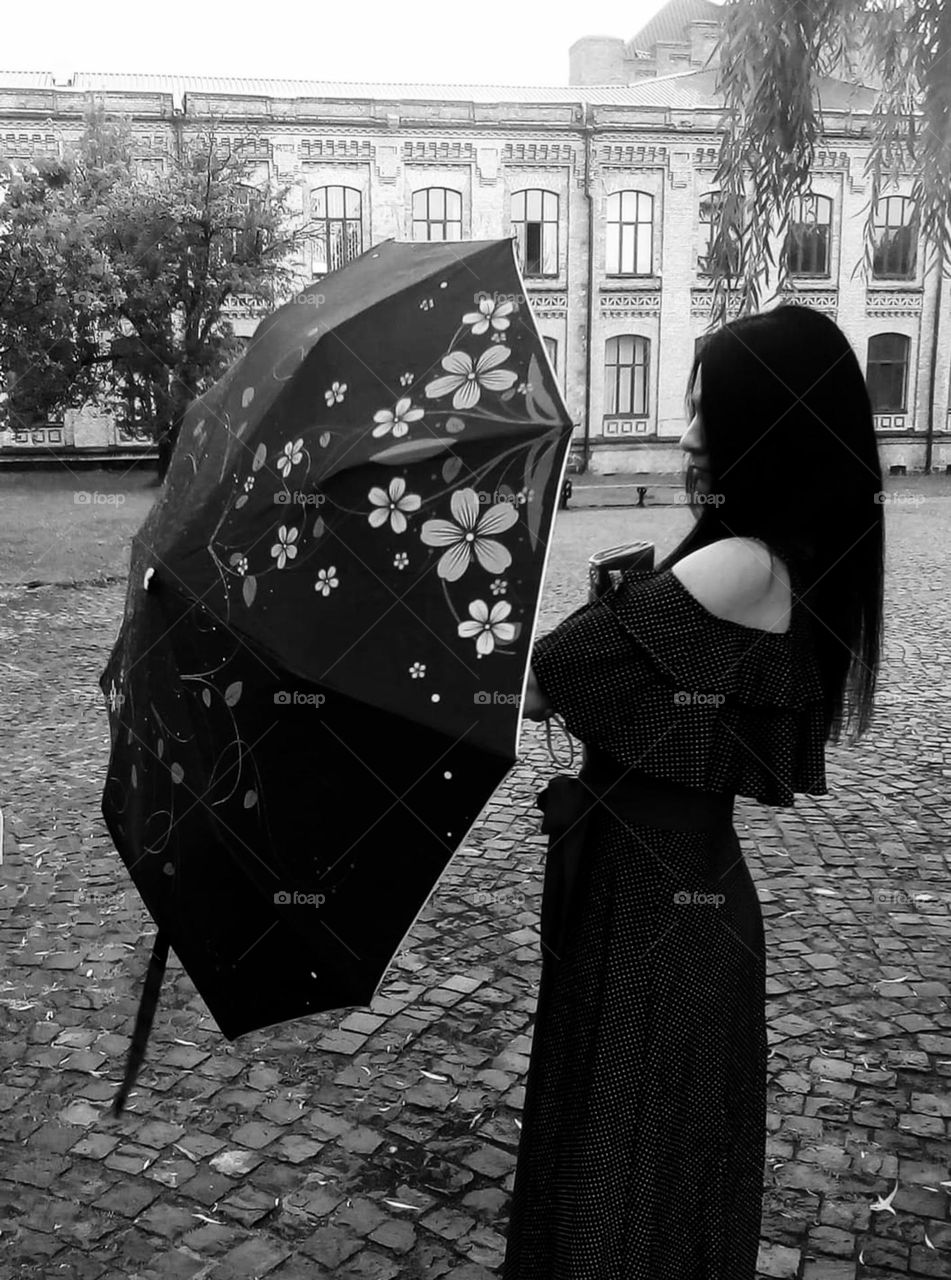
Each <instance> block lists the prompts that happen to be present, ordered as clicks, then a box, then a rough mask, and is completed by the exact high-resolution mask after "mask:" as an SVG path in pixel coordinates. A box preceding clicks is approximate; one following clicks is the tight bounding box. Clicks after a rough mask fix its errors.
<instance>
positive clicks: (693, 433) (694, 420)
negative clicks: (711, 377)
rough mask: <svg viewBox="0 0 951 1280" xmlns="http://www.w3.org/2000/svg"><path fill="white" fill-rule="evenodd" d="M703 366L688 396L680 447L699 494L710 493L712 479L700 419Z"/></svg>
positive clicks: (700, 367) (698, 366)
mask: <svg viewBox="0 0 951 1280" xmlns="http://www.w3.org/2000/svg"><path fill="white" fill-rule="evenodd" d="M702 370H703V367H702V365H697V376H696V378H695V379H694V384H693V387H692V388H691V390H690V393H689V394H688V396H687V410H686V411H687V430H686V431H685V432H684V434H683V435H682V436H681V437H680V447H681V449H683V451H684V453H685V454H686V455H687V460H688V465H689V466H690V468H691V469H692V471H693V472H694V476H695V479H696V486H697V492H698V493H710V491H711V484H712V477H711V475H710V469H709V459H708V457H707V455H706V441H705V439H704V434H703V422H702V421H701V417H700V387H701V376H700V375H701V373H702Z"/></svg>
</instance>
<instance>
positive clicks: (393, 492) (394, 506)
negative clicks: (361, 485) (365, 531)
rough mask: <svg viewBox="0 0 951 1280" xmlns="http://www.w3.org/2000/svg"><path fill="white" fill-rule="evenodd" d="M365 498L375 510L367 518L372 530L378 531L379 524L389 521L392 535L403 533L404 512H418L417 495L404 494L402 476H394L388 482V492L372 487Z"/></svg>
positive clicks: (418, 502)
mask: <svg viewBox="0 0 951 1280" xmlns="http://www.w3.org/2000/svg"><path fill="white" fill-rule="evenodd" d="M367 496H368V497H369V499H370V501H371V502H372V503H373V506H374V508H375V509H374V510H373V511H371V512H370V514H369V516H368V517H367V519H368V520H369V521H370V524H371V525H372V526H373V528H374V529H378V528H379V527H380V525H381V524H386V522H387V520H389V522H390V527H391V528H392V530H393V532H394V533H405V531H406V516H405V515H404V512H406V511H418V510H419V505H420V502H421V499H420V496H419V494H418V493H407V492H406V481H405V480H404V479H403V478H402V476H396V477H395V478H394V479H393V480H391V481H390V488H389V492H386V490H384V489H380V488H379V487H378V486H377V485H374V486H373V488H372V489H371V490H370V492H369V494H368V495H367Z"/></svg>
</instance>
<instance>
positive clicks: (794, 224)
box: [786, 195, 832, 276]
mask: <svg viewBox="0 0 951 1280" xmlns="http://www.w3.org/2000/svg"><path fill="white" fill-rule="evenodd" d="M831 231H832V201H831V200H830V199H829V198H828V196H817V195H805V196H798V197H797V198H796V200H795V201H794V202H793V207H792V210H791V213H790V219H789V230H788V232H787V234H786V253H787V254H788V263H789V270H790V272H791V273H792V274H793V275H794V276H827V275H828V274H829V238H830V235H831Z"/></svg>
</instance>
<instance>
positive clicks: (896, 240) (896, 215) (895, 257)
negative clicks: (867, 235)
mask: <svg viewBox="0 0 951 1280" xmlns="http://www.w3.org/2000/svg"><path fill="white" fill-rule="evenodd" d="M874 226H875V249H874V253H873V257H872V276H873V277H874V278H875V279H878V280H889V279H891V280H908V279H910V278H911V277H912V276H914V274H915V259H916V256H917V255H916V250H917V244H918V217H917V212H916V210H915V206H914V202H913V201H912V200H911V199H910V198H909V197H908V196H886V197H885V198H884V199H883V200H879V202H878V204H877V205H876V207H875V221H874Z"/></svg>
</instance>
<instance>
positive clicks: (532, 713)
mask: <svg viewBox="0 0 951 1280" xmlns="http://www.w3.org/2000/svg"><path fill="white" fill-rule="evenodd" d="M553 712H554V707H552V705H551V703H550V702H549V701H548V699H547V698H546V697H545V695H544V693H542V690H541V685H540V684H539V683H538V680H537V678H536V676H535V672H534V671H533V670H532V668H531V667H529V668H528V684H527V685H526V687H525V705H524V706H523V707H522V715H523V716H525V718H526V719H527V720H547V719H548V717H549V716H550V715H552V714H553Z"/></svg>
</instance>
